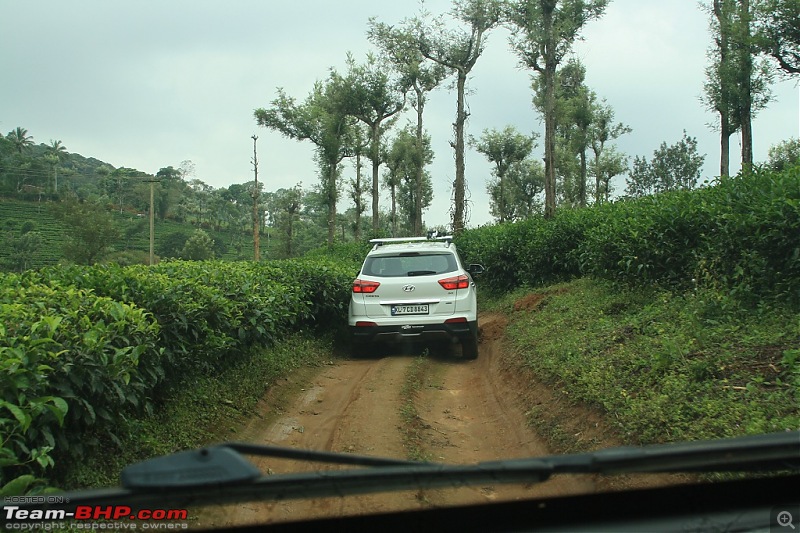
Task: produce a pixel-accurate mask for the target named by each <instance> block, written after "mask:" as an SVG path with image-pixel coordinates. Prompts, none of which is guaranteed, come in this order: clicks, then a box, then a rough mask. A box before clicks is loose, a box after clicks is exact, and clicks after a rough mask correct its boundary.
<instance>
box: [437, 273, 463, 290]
mask: <svg viewBox="0 0 800 533" xmlns="http://www.w3.org/2000/svg"><path fill="white" fill-rule="evenodd" d="M439 285H441V286H442V288H443V289H444V290H446V291H454V290H456V289H466V288H467V287H469V278H468V277H467V276H465V275H464V274H461V275H460V276H455V277H452V278H444V279H440V280H439Z"/></svg>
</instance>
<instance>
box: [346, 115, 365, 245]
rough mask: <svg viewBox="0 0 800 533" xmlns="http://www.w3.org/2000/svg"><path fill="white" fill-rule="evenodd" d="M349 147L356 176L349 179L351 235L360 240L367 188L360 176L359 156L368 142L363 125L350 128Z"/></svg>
mask: <svg viewBox="0 0 800 533" xmlns="http://www.w3.org/2000/svg"><path fill="white" fill-rule="evenodd" d="M350 143H351V147H352V150H353V152H352V156H353V157H355V167H356V177H355V178H352V179H350V180H349V182H348V185H349V191H348V192H349V194H350V199H351V200H353V212H352V214H353V219H354V221H353V235H354V237H355V239H356V240H357V241H360V240H361V216H362V215H363V214H364V211H366V209H367V208H366V206H365V205H364V191H365V190H366V188H367V183H366V182H365V181H364V179H363V177H362V176H361V168H362V167H363V165H362V164H361V156H362V155H364V151H365V150H366V148H367V145H368V144H369V142H368V141H367V140H366V135H365V134H364V130H363V126H362V127H359V125H355V126H354V127H353V129H352V130H351V141H350Z"/></svg>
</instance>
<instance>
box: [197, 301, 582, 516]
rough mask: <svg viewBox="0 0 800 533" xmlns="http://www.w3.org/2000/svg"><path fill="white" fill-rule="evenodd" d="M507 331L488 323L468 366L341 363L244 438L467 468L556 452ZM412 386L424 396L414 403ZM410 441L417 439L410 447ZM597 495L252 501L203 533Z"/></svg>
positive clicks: (499, 490) (517, 491) (414, 361)
mask: <svg viewBox="0 0 800 533" xmlns="http://www.w3.org/2000/svg"><path fill="white" fill-rule="evenodd" d="M501 330H502V317H484V318H483V319H482V321H481V345H480V356H479V358H478V359H477V360H476V361H466V360H462V359H460V358H459V357H458V348H457V347H456V348H455V349H453V350H450V351H445V352H443V353H438V352H437V353H433V354H429V355H423V356H420V355H402V354H382V355H380V356H377V357H375V358H369V359H361V360H337V361H336V362H332V363H331V364H329V365H326V366H325V367H324V368H323V370H322V371H321V372H319V373H318V374H316V375H315V377H314V378H313V379H312V380H311V381H310V382H306V383H304V384H303V383H299V384H296V385H297V386H298V387H299V388H301V389H302V390H300V391H299V392H300V394H299V395H298V396H296V397H295V399H294V400H293V401H292V402H291V404H290V405H288V406H287V407H286V408H285V409H283V411H282V412H281V413H280V414H279V415H278V416H272V417H271V419H272V421H271V422H269V423H266V422H265V421H264V419H262V418H255V419H253V420H252V421H251V422H250V423H249V425H247V426H246V427H245V428H243V429H242V431H241V433H240V434H238V435H236V440H243V441H248V442H253V443H261V444H275V445H279V446H291V447H297V448H305V449H312V450H326V451H335V452H345V453H348V452H349V453H357V454H364V455H375V456H383V457H397V458H403V459H406V458H408V457H409V455H412V456H416V457H415V458H419V456H421V457H422V458H425V459H428V460H431V461H440V462H444V463H461V464H469V463H475V462H479V461H488V460H493V459H502V458H512V457H526V456H534V455H543V454H547V453H549V450H548V449H547V447H546V446H545V444H544V443H543V441H542V440H541V439H539V438H538V437H537V436H536V435H535V433H533V432H532V430H531V429H530V428H529V425H528V424H527V422H526V419H525V415H524V413H523V409H522V407H521V405H520V403H519V402H520V400H519V395H518V388H519V387H521V386H523V384H522V383H520V382H519V381H518V378H517V376H515V373H514V371H513V370H511V369H509V368H506V367H505V366H504V363H503V359H502V358H501V357H500V356H499V355H500V354H499V346H500V340H499V338H500V335H498V334H497V332H498V331H501ZM420 357H424V359H420ZM410 380H413V383H410ZM411 385H413V388H414V389H415V392H414V394H413V401H412V402H411V404H410V405H409V404H408V400H409V392H408V390H409V388H410V386H411ZM269 408H270V407H269V406H265V409H267V410H268V409H269ZM410 434H413V435H414V439H413V440H409V435H410ZM410 443H411V444H410ZM256 464H257V466H258V467H259V468H261V470H262V471H263V472H267V473H275V474H278V473H284V472H297V471H306V470H310V469H314V468H328V467H327V466H322V467H320V466H319V465H314V464H308V463H301V462H296V461H287V460H275V459H265V460H261V461H260V462H257V463H256ZM331 468H336V467H331ZM592 490H594V484H593V482H592V480H591V479H590V478H589V477H572V478H557V479H553V480H550V481H548V482H546V483H543V484H538V485H532V486H517V485H497V486H480V487H470V488H461V489H447V490H425V491H403V492H394V493H387V494H376V495H367V496H356V497H348V498H326V499H320V500H315V501H299V500H297V501H285V502H278V503H248V504H242V505H237V506H225V507H218V508H208V509H206V510H204V511H203V512H202V514H201V515H200V517H199V520H198V521H199V522H200V523H198V526H201V527H211V526H222V525H228V524H243V523H254V522H259V523H269V522H278V521H286V520H297V519H301V518H311V517H320V516H330V515H341V514H360V513H372V512H380V511H389V510H398V509H414V508H423V507H428V506H440V505H454V504H464V503H482V502H487V501H492V500H510V499H516V498H530V497H536V496H545V495H555V494H567V493H578V492H588V491H592Z"/></svg>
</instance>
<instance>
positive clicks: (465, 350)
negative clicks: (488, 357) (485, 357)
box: [461, 334, 478, 360]
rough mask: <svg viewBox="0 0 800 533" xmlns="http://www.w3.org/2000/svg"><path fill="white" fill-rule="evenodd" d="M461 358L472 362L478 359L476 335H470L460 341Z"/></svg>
mask: <svg viewBox="0 0 800 533" xmlns="http://www.w3.org/2000/svg"><path fill="white" fill-rule="evenodd" d="M461 356H462V357H463V358H464V359H469V360H474V359H477V358H478V335H477V334H472V335H470V336H469V337H465V338H464V339H462V340H461Z"/></svg>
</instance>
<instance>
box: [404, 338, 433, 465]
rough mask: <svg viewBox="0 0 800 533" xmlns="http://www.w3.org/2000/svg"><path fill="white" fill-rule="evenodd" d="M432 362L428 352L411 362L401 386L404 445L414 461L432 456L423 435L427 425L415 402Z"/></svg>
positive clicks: (424, 459)
mask: <svg viewBox="0 0 800 533" xmlns="http://www.w3.org/2000/svg"><path fill="white" fill-rule="evenodd" d="M430 367H431V362H430V359H429V358H428V357H427V354H426V353H423V354H422V355H420V356H419V357H417V358H416V359H414V362H413V363H411V365H409V367H408V371H407V372H406V376H405V380H404V381H403V386H402V388H401V391H400V392H401V395H402V397H403V398H404V401H403V403H402V404H401V405H400V418H401V420H402V421H403V437H402V438H403V447H404V448H405V449H406V456H407V457H408V459H410V460H412V461H428V460H430V457H429V456H428V454H427V453H426V452H425V446H424V437H423V435H422V431H423V429H425V425H424V423H423V421H422V419H421V418H420V416H419V412H418V411H417V407H416V405H415V403H414V401H415V399H416V396H417V393H418V392H419V391H420V390H421V389H422V387H423V381H424V380H425V379H426V376H427V374H428V373H429V371H430Z"/></svg>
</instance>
